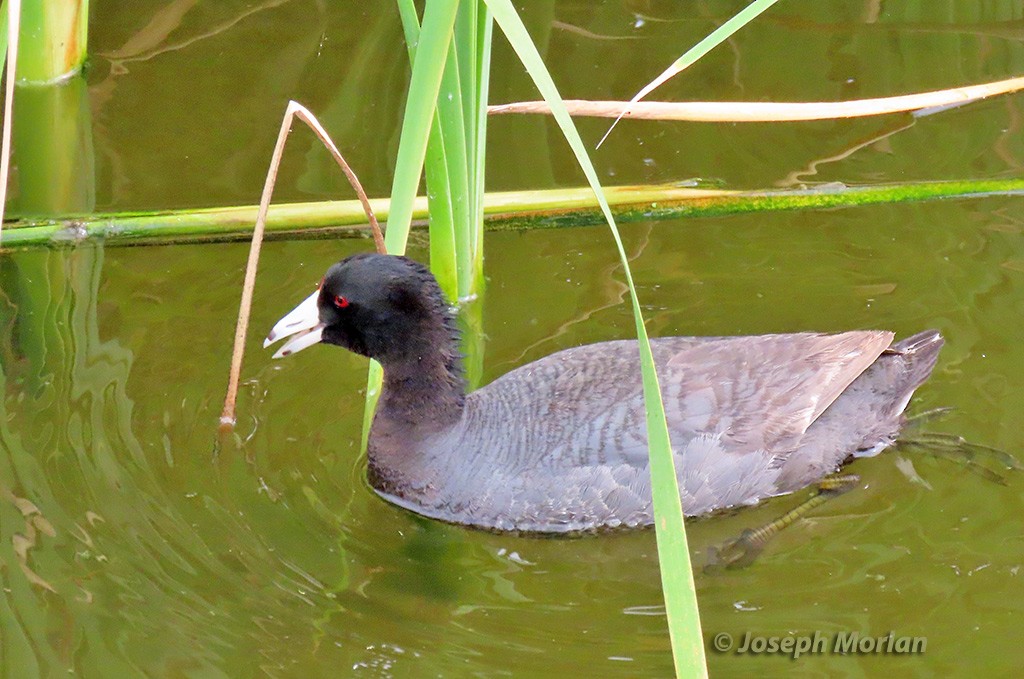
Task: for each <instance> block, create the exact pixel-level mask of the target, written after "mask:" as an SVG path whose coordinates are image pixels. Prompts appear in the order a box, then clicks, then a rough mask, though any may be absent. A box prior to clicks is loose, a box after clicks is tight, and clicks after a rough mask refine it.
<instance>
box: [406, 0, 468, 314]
mask: <svg viewBox="0 0 1024 679" xmlns="http://www.w3.org/2000/svg"><path fill="white" fill-rule="evenodd" d="M398 11H399V14H400V15H401V18H402V29H403V32H404V33H405V43H406V45H408V47H409V62H410V63H416V46H417V45H418V43H419V39H420V22H419V17H418V16H417V14H416V6H415V4H414V3H413V2H412V0H399V2H398ZM449 54H450V50H449ZM447 72H448V67H447V65H446V68H445V73H447ZM444 81H445V75H442V76H441V89H442V90H444V89H445V84H444ZM443 130H444V128H443V127H442V125H441V114H440V111H439V110H438V109H436V108H435V110H434V118H433V121H432V123H431V125H430V136H429V137H428V139H427V153H426V156H425V159H424V160H425V169H426V176H427V196H428V200H427V206H428V222H429V224H430V268H431V270H432V271H433V272H434V276H435V277H436V278H437V282H438V284H440V286H441V289H442V290H443V291H444V293H445V295H447V296H448V298H449V299H455V297H456V296H457V295H458V266H457V264H456V261H455V218H454V216H453V196H452V187H451V181H450V177H449V172H448V167H449V159H448V153H447V150H446V147H445V139H444V131H443Z"/></svg>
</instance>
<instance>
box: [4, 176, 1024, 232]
mask: <svg viewBox="0 0 1024 679" xmlns="http://www.w3.org/2000/svg"><path fill="white" fill-rule="evenodd" d="M604 193H605V197H606V199H607V201H608V204H609V206H610V207H611V208H612V212H613V214H614V215H615V219H616V221H617V222H618V223H622V222H635V221H652V220H675V219H681V218H684V217H724V216H728V215H733V214H746V213H756V212H778V211H781V210H822V209H835V208H841V207H857V206H864V205H878V204H889V205H892V204H897V203H908V202H922V201H929V200H953V199H961V200H963V199H966V198H986V197H995V196H1008V195H1021V194H1022V193H1024V178H1011V179H982V180H962V181H960V180H958V181H947V182H918V183H909V184H883V185H879V186H857V187H829V188H828V189H827V190H825V189H821V188H809V189H795V190H779V189H770V190H757V191H714V190H712V191H709V190H700V189H691V188H684V187H679V186H675V185H672V184H660V185H659V184H655V185H648V186H611V187H605V189H604ZM370 204H371V205H372V206H373V211H374V213H376V214H377V216H378V217H379V218H380V219H381V220H386V219H387V218H388V216H389V213H390V201H388V199H386V198H376V199H373V200H371V201H370ZM257 209H258V208H257V206H255V205H246V206H237V207H217V208H199V209H188V210H161V211H156V212H122V213H105V214H104V213H100V214H88V215H82V216H74V215H71V216H68V217H62V218H60V219H54V218H49V217H22V218H20V219H15V220H12V221H9V222H7V223H6V224H5V225H4V235H3V242H2V245H3V246H5V247H28V246H38V245H60V244H67V245H73V244H75V243H80V242H83V241H88V240H92V239H102V240H104V241H105V242H106V244H107V245H110V246H117V245H148V244H154V245H166V244H169V243H210V242H223V241H245V240H249V239H251V238H252V224H253V221H255V219H256V211H257ZM483 209H484V220H483V222H484V226H485V227H486V228H487V229H488V230H491V231H500V230H510V229H515V230H523V229H549V228H562V227H572V226H592V225H594V224H600V223H602V222H604V217H603V215H602V214H601V211H600V207H599V205H598V203H597V199H596V197H595V195H594V192H593V190H592V189H591V188H590V187H586V188H568V189H548V190H543V191H503V192H495V193H488V194H486V195H485V196H484V200H483ZM412 218H413V220H415V221H416V222H418V223H419V224H420V225H421V226H422V225H423V224H424V223H425V220H426V219H427V199H426V197H424V196H420V197H419V198H417V199H416V201H415V203H414V205H413V213H412ZM666 228H678V227H674V226H666ZM368 235H369V227H368V226H367V225H366V214H365V213H364V212H363V208H362V206H361V205H360V204H359V201H358V200H338V201H322V202H314V203H283V204H275V205H272V206H271V207H270V212H269V213H268V214H267V237H268V238H273V239H282V238H303V237H305V238H327V237H331V238H336V237H339V236H348V237H353V238H363V237H367V236H368Z"/></svg>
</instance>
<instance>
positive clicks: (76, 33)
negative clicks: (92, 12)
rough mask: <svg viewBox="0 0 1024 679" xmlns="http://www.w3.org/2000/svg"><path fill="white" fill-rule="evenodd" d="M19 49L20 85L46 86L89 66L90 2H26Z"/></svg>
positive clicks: (63, 0) (85, 0)
mask: <svg viewBox="0 0 1024 679" xmlns="http://www.w3.org/2000/svg"><path fill="white" fill-rule="evenodd" d="M21 22H22V23H21V37H22V40H21V46H20V47H19V48H18V84H19V85H26V84H27V85H46V84H50V83H55V82H58V81H61V80H64V79H66V78H69V77H71V76H72V75H74V74H75V73H78V71H79V70H81V68H82V64H84V63H85V57H86V42H87V38H88V27H89V0H45V1H44V0H34V1H33V2H25V3H24V4H23V8H22V17H21Z"/></svg>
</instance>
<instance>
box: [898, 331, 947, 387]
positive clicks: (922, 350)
mask: <svg viewBox="0 0 1024 679" xmlns="http://www.w3.org/2000/svg"><path fill="white" fill-rule="evenodd" d="M945 343H946V341H945V340H944V339H943V338H942V335H941V334H939V331H938V330H925V331H923V332H919V333H917V334H916V335H911V336H910V337H907V338H905V339H902V340H900V341H899V342H896V343H895V344H893V345H892V346H891V347H889V348H888V349H887V350H886V351H887V352H888V353H894V354H899V355H900V356H902V357H903V365H904V370H905V371H906V382H905V384H906V387H905V388H906V389H908V390H910V392H911V393H913V390H914V389H917V388H918V387H919V386H921V385H922V384H923V383H924V381H925V380H927V379H928V376H929V375H931V374H932V370H933V369H934V368H935V363H936V362H937V361H938V360H939V351H940V350H941V349H942V345H943V344H945ZM908 398H909V396H908Z"/></svg>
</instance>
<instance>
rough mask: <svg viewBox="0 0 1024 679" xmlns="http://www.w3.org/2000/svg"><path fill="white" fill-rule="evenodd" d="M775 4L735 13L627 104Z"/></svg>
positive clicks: (761, 2)
mask: <svg viewBox="0 0 1024 679" xmlns="http://www.w3.org/2000/svg"><path fill="white" fill-rule="evenodd" d="M776 2H778V0H754V2H752V3H750V4H749V5H747V6H746V7H744V8H743V9H742V10H740V11H739V12H737V13H736V16H734V17H732V18H731V19H729V20H728V21H726V22H725V23H724V24H722V25H721V26H719V27H718V28H716V29H715V30H713V31H711V33H709V34H708V35H707V36H706V37H705V38H704V39H703V40H701V41H700V42H698V43H697V44H696V45H694V46H693V47H691V48H690V49H688V50H687V51H686V53H685V54H683V56H681V57H679V58H678V59H676V60H675V61H674V62H672V64H671V65H670V66H669V67H668V68H666V69H665V70H664V71H662V73H661V75H659V76H658V77H657V78H655V79H654V80H652V81H651V82H649V83H647V85H645V86H644V87H643V88H642V89H641V90H640V91H639V92H637V93H636V94H635V95H633V98H632V99H630V100H629V103H631V104H635V103H636V102H638V101H640V100H641V99H643V98H644V97H646V96H647V95H648V94H650V93H651V92H653V91H654V90H655V89H657V88H658V87H660V86H661V85H662V84H663V83H664V82H665V81H667V80H668V79H669V78H671V77H673V76H675V75H677V74H678V73H681V72H682V71H684V70H686V69H687V68H689V67H690V66H692V65H693V64H694V63H696V62H697V61H699V60H700V59H701V58H702V57H703V56H704V55H705V54H707V53H708V52H710V51H711V50H713V49H715V48H716V47H718V46H719V45H721V44H722V43H723V42H725V41H726V40H728V39H729V37H730V36H732V35H733V34H734V33H735V32H736V31H738V30H740V29H741V28H743V27H744V26H746V25H747V24H748V23H750V22H751V21H753V20H754V19H755V18H756V17H757V16H758V15H760V14H761V13H762V12H764V11H765V10H767V9H768V8H769V7H771V6H772V5H774V4H775V3H776ZM625 110H626V111H628V110H629V108H628V107H627V108H626V109H625ZM623 115H624V113H623ZM620 120H622V115H619V117H618V118H616V119H615V120H614V121H613V122H612V124H611V126H609V127H608V131H607V132H605V133H604V136H603V137H601V141H599V142H597V146H598V147H600V146H601V144H603V143H604V140H605V139H607V138H608V135H609V134H611V133H612V130H613V129H615V126H616V125H618V123H619V121H620Z"/></svg>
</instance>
